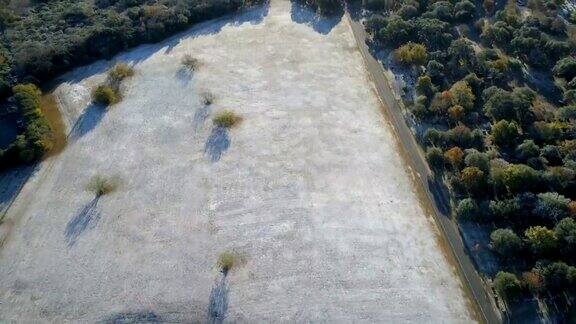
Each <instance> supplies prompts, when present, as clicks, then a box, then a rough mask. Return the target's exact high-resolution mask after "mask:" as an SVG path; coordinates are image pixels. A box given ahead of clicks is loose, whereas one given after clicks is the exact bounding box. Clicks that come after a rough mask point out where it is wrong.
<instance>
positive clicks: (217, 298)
mask: <svg viewBox="0 0 576 324" xmlns="http://www.w3.org/2000/svg"><path fill="white" fill-rule="evenodd" d="M229 292H230V290H229V289H228V285H227V284H226V273H222V275H221V276H220V280H219V281H218V282H216V284H215V285H214V287H213V288H212V291H211V292H210V303H209V304H208V322H209V323H211V324H216V323H218V324H220V323H223V322H224V319H225V318H226V312H227V311H228V294H229Z"/></svg>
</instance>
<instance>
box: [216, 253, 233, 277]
mask: <svg viewBox="0 0 576 324" xmlns="http://www.w3.org/2000/svg"><path fill="white" fill-rule="evenodd" d="M237 262H238V260H237V256H236V255H235V254H234V253H232V252H222V253H220V255H219V256H218V267H219V268H220V269H221V270H222V272H224V273H227V272H228V271H230V269H232V267H234V264H236V263H237Z"/></svg>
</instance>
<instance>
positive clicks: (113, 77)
mask: <svg viewBox="0 0 576 324" xmlns="http://www.w3.org/2000/svg"><path fill="white" fill-rule="evenodd" d="M132 76H134V69H133V68H132V67H131V66H129V65H128V64H125V63H118V64H116V65H114V67H112V69H110V71H108V79H109V80H110V81H111V82H112V83H119V82H121V81H122V80H124V79H126V78H129V77H132Z"/></svg>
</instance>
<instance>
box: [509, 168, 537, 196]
mask: <svg viewBox="0 0 576 324" xmlns="http://www.w3.org/2000/svg"><path fill="white" fill-rule="evenodd" d="M503 182H504V185H505V186H506V188H507V189H508V190H509V191H510V192H513V193H514V192H521V191H529V190H531V189H533V188H535V187H536V186H537V185H538V183H539V182H540V175H539V174H538V172H537V171H536V170H534V169H532V168H531V167H529V166H527V165H524V164H510V165H508V166H507V167H505V168H504V170H503Z"/></svg>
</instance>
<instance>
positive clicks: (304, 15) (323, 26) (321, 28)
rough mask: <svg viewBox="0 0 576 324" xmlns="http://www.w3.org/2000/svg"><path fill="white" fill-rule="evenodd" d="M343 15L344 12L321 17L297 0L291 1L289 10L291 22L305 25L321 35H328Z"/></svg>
mask: <svg viewBox="0 0 576 324" xmlns="http://www.w3.org/2000/svg"><path fill="white" fill-rule="evenodd" d="M343 15H344V11H342V12H338V13H335V14H333V15H330V16H322V15H319V14H317V13H316V12H315V11H314V10H312V8H310V7H308V6H307V5H306V4H304V3H302V2H301V1H298V0H292V9H291V10H290V17H291V18H292V21H293V22H295V23H298V24H307V25H309V26H310V27H312V29H314V30H315V31H316V32H317V33H320V34H323V35H327V34H329V33H330V32H331V31H332V29H333V28H334V27H336V25H338V23H340V20H342V16H343Z"/></svg>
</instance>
